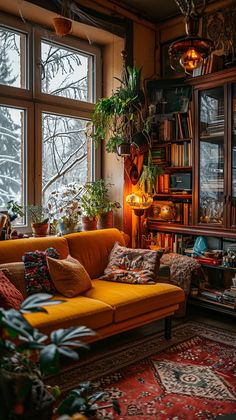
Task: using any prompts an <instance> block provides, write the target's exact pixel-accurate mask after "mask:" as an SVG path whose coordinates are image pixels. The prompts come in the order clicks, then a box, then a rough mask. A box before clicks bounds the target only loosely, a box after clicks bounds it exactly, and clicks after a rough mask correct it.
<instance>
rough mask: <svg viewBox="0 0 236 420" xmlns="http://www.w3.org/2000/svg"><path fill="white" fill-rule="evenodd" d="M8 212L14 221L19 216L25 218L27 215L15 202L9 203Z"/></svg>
mask: <svg viewBox="0 0 236 420" xmlns="http://www.w3.org/2000/svg"><path fill="white" fill-rule="evenodd" d="M7 210H8V213H9V214H10V217H11V220H14V219H15V218H16V217H17V216H19V217H23V216H24V215H25V212H24V210H23V207H22V206H21V205H20V204H18V203H17V202H16V201H14V200H10V201H8V203H7Z"/></svg>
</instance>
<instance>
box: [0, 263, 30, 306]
mask: <svg viewBox="0 0 236 420" xmlns="http://www.w3.org/2000/svg"><path fill="white" fill-rule="evenodd" d="M23 300H24V298H23V296H22V294H21V292H20V291H19V290H17V288H16V287H15V286H14V284H12V283H11V282H10V280H9V279H8V278H7V276H6V275H5V274H4V273H3V271H0V307H2V308H4V309H11V308H14V309H17V310H18V309H19V308H20V305H21V303H22V302H23Z"/></svg>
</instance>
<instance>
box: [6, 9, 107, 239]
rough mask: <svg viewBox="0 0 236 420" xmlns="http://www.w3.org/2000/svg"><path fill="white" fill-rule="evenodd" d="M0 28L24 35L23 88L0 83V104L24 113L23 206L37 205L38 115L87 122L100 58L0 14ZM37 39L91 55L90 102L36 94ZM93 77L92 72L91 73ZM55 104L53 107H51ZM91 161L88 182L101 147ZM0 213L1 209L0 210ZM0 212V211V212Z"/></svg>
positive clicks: (83, 45)
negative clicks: (67, 117)
mask: <svg viewBox="0 0 236 420" xmlns="http://www.w3.org/2000/svg"><path fill="white" fill-rule="evenodd" d="M0 25H1V26H3V27H6V29H7V28H9V29H11V30H13V31H14V30H15V31H16V32H22V33H24V34H26V60H28V62H27V61H26V66H27V76H26V77H27V80H28V85H27V88H26V89H25V88H18V87H12V86H6V85H1V84H0V104H2V105H4V106H13V107H18V108H22V109H26V110H27V120H26V127H25V129H26V135H25V136H26V139H25V151H24V152H25V162H24V164H25V166H26V167H25V169H24V173H25V174H26V178H27V179H26V180H25V181H24V183H25V185H26V188H25V191H24V194H25V195H26V205H27V204H29V203H30V204H31V203H32V204H40V203H41V200H42V193H41V185H42V127H41V114H42V112H50V113H57V114H61V115H63V114H64V115H66V116H67V115H68V116H74V117H75V118H82V119H83V118H84V119H88V120H89V119H91V113H92V111H93V108H94V104H95V102H96V101H97V99H98V98H99V97H101V85H102V83H101V80H102V79H101V77H102V71H101V68H102V57H101V47H99V46H97V45H96V46H95V45H90V44H89V43H87V42H85V41H81V40H80V39H79V38H77V37H75V36H66V37H63V39H61V38H60V39H58V37H57V36H56V35H55V33H53V31H52V30H51V29H45V28H41V27H39V26H38V25H37V27H36V25H35V24H34V22H31V23H24V22H22V21H21V20H20V19H18V18H16V17H15V16H13V15H12V16H11V15H7V14H5V13H1V12H0ZM41 39H42V40H45V41H47V42H50V41H51V42H53V43H57V44H59V45H62V47H63V46H65V47H69V48H73V49H75V51H81V52H83V53H84V54H91V55H92V56H93V69H94V71H95V74H94V77H92V81H93V86H92V87H93V99H94V100H93V102H91V103H90V102H84V101H79V100H75V99H68V98H64V97H60V96H53V95H48V94H45V93H41V92H40V88H41V83H40V82H41V80H40V77H41V76H40V68H39V65H38V63H39V60H40V58H41ZM92 75H93V73H92ZM55 102H56V105H54V104H55ZM91 149H92V151H93V153H92V158H91V165H92V180H94V179H96V178H100V177H101V146H99V147H98V148H95V146H94V144H92V146H91ZM2 210H5V209H3V208H2ZM0 211H1V209H0ZM17 230H19V231H23V232H29V226H28V221H27V220H26V224H25V225H24V226H23V225H22V226H20V227H18V226H17Z"/></svg>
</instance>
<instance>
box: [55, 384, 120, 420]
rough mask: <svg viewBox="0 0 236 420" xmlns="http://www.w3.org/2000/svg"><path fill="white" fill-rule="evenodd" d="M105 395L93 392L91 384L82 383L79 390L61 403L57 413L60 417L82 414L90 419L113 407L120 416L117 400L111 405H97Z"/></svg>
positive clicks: (74, 390) (74, 391) (73, 391)
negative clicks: (62, 415)
mask: <svg viewBox="0 0 236 420" xmlns="http://www.w3.org/2000/svg"><path fill="white" fill-rule="evenodd" d="M104 394H105V393H104V392H101V391H93V390H92V386H91V383H90V382H84V383H81V384H79V386H78V388H76V389H73V390H72V391H71V392H70V393H69V394H68V395H67V396H66V398H64V399H63V400H62V401H61V403H60V405H59V407H58V408H57V411H56V412H57V414H59V415H61V414H68V415H73V414H76V413H81V414H83V415H84V416H86V417H88V418H89V417H93V416H95V415H96V414H97V412H98V411H99V410H104V409H106V408H110V407H112V408H113V410H114V411H115V412H116V413H117V414H120V413H121V411H120V406H119V402H118V401H117V400H116V399H113V400H112V402H111V403H109V404H105V405H98V404H97V401H99V400H101V399H102V398H103V396H104Z"/></svg>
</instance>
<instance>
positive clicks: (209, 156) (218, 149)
mask: <svg viewBox="0 0 236 420" xmlns="http://www.w3.org/2000/svg"><path fill="white" fill-rule="evenodd" d="M199 170H200V178H199V181H200V182H199V197H200V199H199V215H200V220H199V221H200V222H201V223H205V224H207V223H208V224H209V223H211V224H217V225H219V224H222V223H223V209H224V90H223V87H219V88H215V89H210V90H206V91H202V92H201V93H200V168H199Z"/></svg>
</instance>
